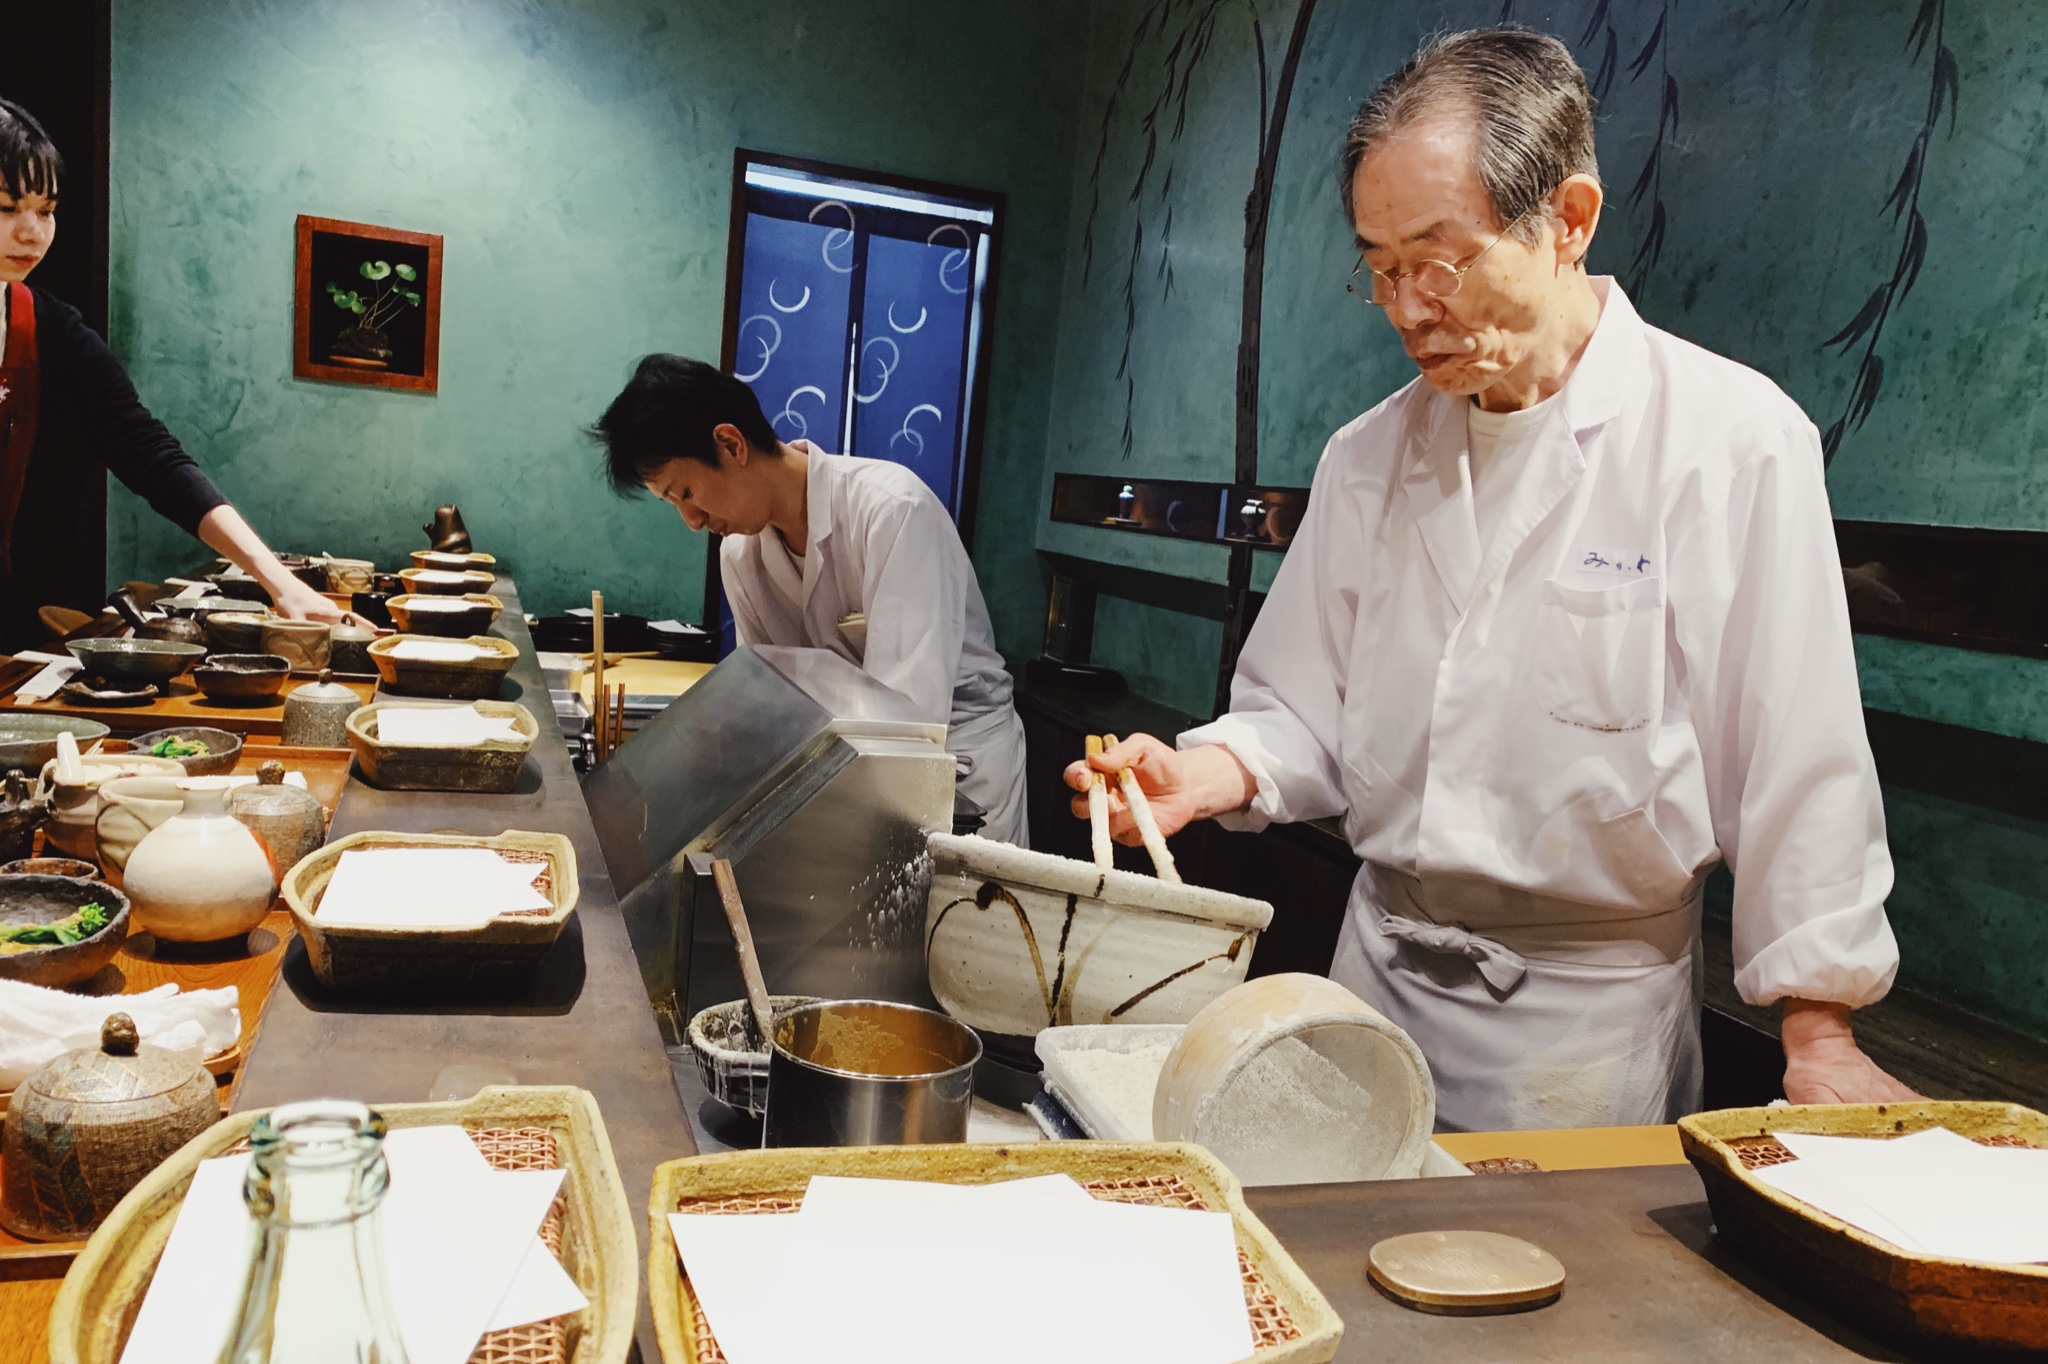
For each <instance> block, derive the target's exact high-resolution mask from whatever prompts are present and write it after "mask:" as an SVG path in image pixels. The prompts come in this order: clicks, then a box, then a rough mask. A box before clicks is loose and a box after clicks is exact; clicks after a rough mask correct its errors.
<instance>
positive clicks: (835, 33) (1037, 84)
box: [108, 0, 1086, 648]
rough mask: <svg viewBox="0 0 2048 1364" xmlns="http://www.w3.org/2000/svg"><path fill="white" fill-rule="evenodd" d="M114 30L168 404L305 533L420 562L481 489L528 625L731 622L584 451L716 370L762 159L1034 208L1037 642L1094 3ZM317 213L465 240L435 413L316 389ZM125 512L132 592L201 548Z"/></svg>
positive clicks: (165, 4)
mask: <svg viewBox="0 0 2048 1364" xmlns="http://www.w3.org/2000/svg"><path fill="white" fill-rule="evenodd" d="M114 11H115V22H114V79H113V90H114V107H113V210H112V218H113V243H112V244H113V251H112V256H113V328H112V330H113V341H114V344H115V347H116V349H117V350H118V351H119V352H120V353H121V354H122V355H123V357H124V358H125V359H126V360H127V361H128V364H129V366H130V369H131V371H132V373H133V374H134V377H135V381H136V384H137V387H138V388H139V389H140V391H141V393H142V395H143V397H144V399H145V401H147V402H148V403H149V404H150V405H151V406H152V407H153V408H154V409H155V410H156V411H157V412H158V414H159V415H161V416H162V417H163V418H164V420H165V421H166V422H167V423H168V424H169V425H170V426H171V428H172V429H173V430H174V431H176V432H177V433H178V434H179V435H180V436H181V437H182V438H183V439H184V441H185V442H186V444H187V446H188V448H190V449H191V450H192V451H193V453H194V454H195V455H196V456H197V457H198V458H199V459H200V461H201V462H202V463H203V464H204V465H205V466H206V468H207V469H208V471H209V472H210V473H211V474H212V476H213V477H214V478H215V480H216V481H217V482H219V484H220V485H221V487H222V488H223V490H224V491H225V492H226V493H227V494H228V495H229V496H230V497H231V498H232V499H234V501H235V502H236V503H237V504H238V505H239V506H240V507H241V508H242V509H243V510H244V511H245V512H246V513H247V514H248V515H249V516H250V518H251V519H252V520H253V521H254V522H255V523H256V524H257V526H258V527H259V529H261V530H262V531H263V532H264V533H265V534H266V535H267V536H268V537H269V538H270V539H271V540H272V542H273V543H275V544H277V545H279V546H281V547H286V548H292V549H303V550H310V551H319V550H332V551H333V552H335V553H338V554H350V555H362V556H369V557H374V558H376V559H378V560H379V561H391V560H394V559H402V557H403V554H404V552H405V551H406V550H408V549H410V548H413V547H415V546H416V545H418V544H419V543H421V537H420V533H419V525H420V523H421V522H422V521H423V520H424V519H425V514H426V512H427V511H428V510H429V509H430V508H432V507H433V506H434V505H435V504H437V503H439V502H444V501H451V500H452V501H455V502H458V503H460V504H461V506H462V508H463V512H464V514H465V517H466V518H467V520H468V522H469V525H470V527H471V529H472V530H473V531H474V533H475V534H476V536H477V539H478V542H479V544H480V545H482V546H483V547H486V548H489V549H492V550H493V551H495V552H497V553H498V554H499V555H501V556H503V557H505V558H507V559H509V560H510V561H511V565H512V568H513V570H514V571H515V572H516V573H518V575H519V577H520V580H521V585H522V588H523V589H524V591H525V593H526V601H527V604H528V606H529V609H539V610H548V611H553V610H560V609H562V608H563V607H565V606H568V605H571V604H573V603H575V602H577V601H580V600H586V599H587V598H586V596H585V594H587V592H588V591H589V589H591V588H592V587H602V588H604V589H605V590H606V593H607V599H608V600H609V601H613V602H616V603H618V604H619V605H620V606H621V607H623V608H625V609H628V610H634V611H640V612H645V613H648V614H651V615H656V616H671V615H673V616H680V617H682V618H684V619H689V620H694V619H696V617H697V615H698V612H699V608H700V604H701V601H702V576H703V564H704V544H703V542H702V540H701V539H700V538H699V537H698V536H695V535H692V534H690V533H688V532H687V531H686V530H684V529H683V527H682V526H681V525H680V523H679V522H678V521H677V519H676V517H675V516H674V514H673V513H671V512H668V511H667V510H666V509H665V508H663V507H661V506H660V505H659V504H656V503H653V502H651V501H642V502H640V503H637V504H630V503H620V502H618V501H617V500H616V499H614V498H613V497H612V496H611V495H610V494H609V493H608V492H606V491H605V490H604V489H603V488H602V487H601V486H600V484H599V481H598V479H597V477H596V475H595V465H594V456H593V453H592V451H591V449H590V448H589V447H588V446H587V445H586V444H585V443H583V442H582V441H581V439H580V438H579V436H578V428H579V427H580V426H581V425H583V424H585V423H587V422H589V421H590V420H591V419H592V418H594V417H595V416H596V415H597V414H598V413H599V412H600V411H601V410H602V409H603V406H604V404H605V402H606V401H607V400H608V399H609V398H610V397H611V395H612V394H613V393H615V392H616V391H617V390H618V387H619V386H620V384H621V383H623V381H624V379H625V377H626V375H627V373H628V372H629V369H630V366H631V363H632V361H633V360H634V359H635V358H637V357H638V356H639V355H641V354H642V353H644V352H646V351H649V350H655V349H668V350H678V351H683V352H686V353H691V354H696V355H699V356H704V357H708V358H713V359H715V358H716V356H717V351H718V344H719V331H720V322H721V316H722V313H721V308H722V300H723V295H724V288H725V246H726V229H727V212H728V207H729V204H728V199H729V186H730V182H731V164H732V152H733V149H734V147H735V146H749V147H755V148H759V149H763V150H769V151H778V152H784V153H792V154H797V155H805V156H812V157H817V158H820V159H823V160H831V161H840V162H844V163H847V164H851V165H856V166H862V167H870V168H873V169H877V170H884V171H891V172H896V173H901V174H910V175H917V176H925V177H930V178H933V179H939V180H946V181H951V182H954V183H963V184H968V185H973V186H977V187H983V188H990V189H997V190H1002V191H1004V192H1005V193H1007V195H1008V196H1009V208H1010V218H1009V222H1008V239H1007V241H1006V244H1005V250H1004V256H1003V260H1002V275H1001V281H1000V297H999V299H998V305H997V323H996V331H995V344H994V352H993V378H992V386H991V394H990V409H989V421H988V427H987V443H986V450H985V454H984V465H983V471H982V483H981V488H982V503H981V508H980V525H981V527H982V530H981V533H980V535H979V536H978V537H977V544H976V558H977V561H978V563H979V566H980V569H981V575H982V580H983V582H984V584H985V587H986V591H987V595H988V598H989V605H990V608H991V611H992V613H993V614H994V616H995V619H996V621H997V622H998V628H999V631H1000V633H1001V635H1002V638H1003V640H1004V642H1005V644H1006V646H1009V647H1013V648H1023V647H1025V646H1026V645H1028V644H1030V643H1034V642H1035V639H1036V630H1037V624H1038V621H1039V619H1040V618H1042V612H1043V606H1042V600H1041V597H1040V592H1039V586H1038V576H1037V571H1036V567H1035V564H1034V561H1033V557H1032V553H1031V543H1030V535H1029V532H1028V530H1025V529H1024V528H1025V527H1028V526H1029V525H1030V524H1031V523H1032V508H1033V506H1034V505H1035V501H1036V497H1037V490H1038V483H1039V475H1040V469H1041V466H1042V462H1043V450H1044V444H1045V420H1046V405H1047V401H1048V396H1049V392H1050V356H1051V348H1050V346H1049V345H1048V344H1047V338H1049V337H1050V336H1052V334H1053V332H1054V329H1055V325H1056V316H1057V315H1056V308H1057V302H1058V284H1059V278H1060V270H1061V259H1060V249H1061V245H1062V234H1063V231H1064V227H1065V223H1066V221H1067V218H1068V212H1067V202H1066V198H1067V194H1068V189H1069V183H1070V170H1071V166H1072V163H1073V156H1074V147H1073V142H1072V138H1073V132H1074V126H1073V120H1072V117H1071V108H1072V105H1073V103H1074V101H1075V100H1076V99H1077V98H1078V95H1079V90H1080V72H1079V68H1078V66H1077V65H1076V64H1075V63H1074V62H1073V60H1072V47H1073V35H1074V34H1075V33H1076V32H1077V31H1078V29H1079V26H1080V24H1081V23H1082V21H1083V19H1084V17H1085V14H1086V6H1085V4H1084V3H1083V0H1038V2H1037V3H1031V4H1024V3H1001V4H989V5H974V6H964V5H963V6H946V7H942V8H941V7H935V6H933V5H931V4H928V3H920V2H919V0H863V3H861V4H858V5H849V4H840V3H832V0H749V3H746V4H726V3H709V2H702V0H689V2H687V3H686V2H685V0H522V2H521V3H504V4H497V3H492V4H475V3H456V2H455V0H429V2H425V3H423V2H422V0H271V2H270V3H260V4H259V3H232V4H224V3H218V2H217V0H116V4H115V6H114ZM300 213H310V214H316V215H320V216H325V217H334V218H347V219H353V220H357V221H364V222H372V223H381V224H389V225H392V226H398V227H405V228H412V229H416V230H422V231H431V232H439V233H442V234H444V236H445V238H446V262H445V281H446V284H445V292H444V295H443V301H442V333H441V337H442V339H441V386H440V393H439V394H438V395H437V396H423V395H415V394H406V393H393V392H385V391H382V390H376V389H369V388H361V387H355V386H344V385H333V384H322V383H312V382H306V381H300V380H296V379H294V378H292V375H291V332H290V323H291V305H292V268H293V265H292V241H293V236H292V234H293V220H294V217H295V215H297V214H300ZM111 500H112V506H111V508H110V512H109V541H110V550H109V567H108V572H109V575H110V578H111V579H112V580H114V581H119V580H121V579H122V578H125V577H130V576H137V575H140V576H149V577H154V576H158V575H161V574H162V573H164V572H168V571H172V570H175V569H177V568H180V567H184V566H187V565H189V564H190V563H191V562H192V561H193V560H194V558H195V557H196V556H197V555H198V554H200V553H201V551H200V550H199V548H198V546H197V545H196V544H195V543H194V542H192V541H191V540H189V539H187V538H186V537H184V536H182V535H181V534H179V533H178V532H177V531H176V530H175V529H174V528H173V527H170V526H168V525H166V524H165V523H163V522H161V521H159V520H158V519H157V518H155V517H154V516H152V515H151V514H150V513H149V512H148V511H147V509H146V508H144V507H142V506H141V504H140V503H139V502H138V501H137V500H136V499H134V498H132V497H130V496H128V495H127V494H126V492H125V490H121V489H119V488H116V489H115V490H114V491H113V494H112V499H111ZM1020 641H1021V642H1020Z"/></svg>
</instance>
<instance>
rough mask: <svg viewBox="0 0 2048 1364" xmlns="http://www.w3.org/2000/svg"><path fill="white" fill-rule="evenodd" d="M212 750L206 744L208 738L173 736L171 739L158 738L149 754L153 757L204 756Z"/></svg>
mask: <svg viewBox="0 0 2048 1364" xmlns="http://www.w3.org/2000/svg"><path fill="white" fill-rule="evenodd" d="M211 752H213V750H212V749H210V748H208V747H207V746H206V740H204V739H180V738H177V737H175V736H173V737H172V738H169V739H159V740H157V742H156V746H155V747H154V748H152V749H150V750H149V756H150V757H152V758H203V757H205V756H206V755H207V754H209V753H211Z"/></svg>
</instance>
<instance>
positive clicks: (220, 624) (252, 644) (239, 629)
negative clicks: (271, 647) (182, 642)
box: [206, 611, 268, 654]
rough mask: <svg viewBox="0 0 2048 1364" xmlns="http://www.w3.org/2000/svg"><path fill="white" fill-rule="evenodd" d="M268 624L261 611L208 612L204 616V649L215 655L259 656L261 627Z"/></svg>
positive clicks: (261, 649) (261, 648)
mask: <svg viewBox="0 0 2048 1364" xmlns="http://www.w3.org/2000/svg"><path fill="white" fill-rule="evenodd" d="M267 623H268V617H266V616H265V615H264V614H263V613H262V612H261V611H209V612H208V613H207V616H206V647H207V648H208V649H209V650H211V651H212V652H214V653H217V654H260V653H263V652H264V648H263V627H264V625H265V624H267Z"/></svg>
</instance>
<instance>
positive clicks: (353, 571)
mask: <svg viewBox="0 0 2048 1364" xmlns="http://www.w3.org/2000/svg"><path fill="white" fill-rule="evenodd" d="M376 574H377V566H376V565H375V564H373V563H371V562H370V561H369V560H368V559H329V560H328V561H327V590H328V591H329V592H349V593H355V592H367V591H369V590H370V579H371V578H373V577H375V576H376Z"/></svg>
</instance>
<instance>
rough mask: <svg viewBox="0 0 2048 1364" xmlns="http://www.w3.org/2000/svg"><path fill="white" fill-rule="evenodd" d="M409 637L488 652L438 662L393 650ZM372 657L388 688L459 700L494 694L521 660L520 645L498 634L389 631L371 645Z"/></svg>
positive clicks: (470, 699)
mask: <svg viewBox="0 0 2048 1364" xmlns="http://www.w3.org/2000/svg"><path fill="white" fill-rule="evenodd" d="M407 640H420V641H423V642H426V643H432V644H469V645H474V646H475V647H476V648H478V649H480V650H483V651H485V653H486V654H487V655H488V656H487V657H483V658H474V659H470V660H468V661H466V662H461V663H436V662H433V661H432V660H429V659H418V658H399V657H396V656H394V655H393V653H392V650H394V649H396V648H397V647H398V646H399V645H400V644H402V643H404V642H405V641H407ZM370 660H371V662H373V663H375V664H376V665H377V672H378V674H379V675H380V676H381V677H382V678H383V679H384V686H385V688H386V689H387V690H389V691H393V692H398V693H401V694H403V695H406V696H446V697H451V698H454V699H455V700H459V701H482V700H490V699H492V698H495V697H496V696H497V694H498V691H499V689H500V688H501V687H502V686H503V684H504V681H505V674H506V673H508V672H510V671H512V665H513V664H514V663H517V662H518V661H519V646H518V645H516V644H514V643H512V641H510V640H507V639H499V638H498V637H497V636H496V635H471V636H470V637H469V638H468V639H445V638H435V637H433V636H430V635H386V636H385V637H384V638H382V639H380V640H378V641H377V642H376V643H374V644H372V645H371V646H370Z"/></svg>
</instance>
